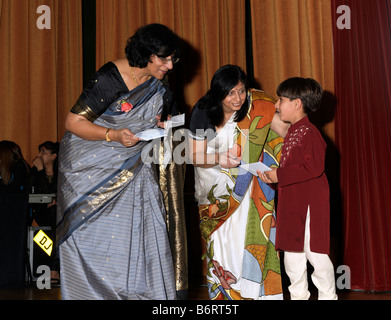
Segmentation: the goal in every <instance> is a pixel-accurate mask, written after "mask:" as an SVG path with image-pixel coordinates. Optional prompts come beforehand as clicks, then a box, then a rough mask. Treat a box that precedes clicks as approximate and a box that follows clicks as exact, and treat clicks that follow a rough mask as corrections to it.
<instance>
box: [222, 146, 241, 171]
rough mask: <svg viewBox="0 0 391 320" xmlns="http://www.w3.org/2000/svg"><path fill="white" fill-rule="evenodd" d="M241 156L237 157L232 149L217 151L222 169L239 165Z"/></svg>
mask: <svg viewBox="0 0 391 320" xmlns="http://www.w3.org/2000/svg"><path fill="white" fill-rule="evenodd" d="M240 160H241V157H238V156H237V154H236V152H233V151H232V149H230V150H228V151H227V152H221V153H219V164H220V166H221V167H222V168H224V169H231V168H236V167H237V166H238V165H240Z"/></svg>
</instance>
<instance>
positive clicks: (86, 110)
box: [71, 99, 99, 122]
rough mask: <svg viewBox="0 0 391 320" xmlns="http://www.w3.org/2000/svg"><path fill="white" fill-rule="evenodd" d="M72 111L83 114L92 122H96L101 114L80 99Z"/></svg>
mask: <svg viewBox="0 0 391 320" xmlns="http://www.w3.org/2000/svg"><path fill="white" fill-rule="evenodd" d="M71 112H72V113H74V114H78V115H81V116H83V117H84V118H86V119H87V120H88V121H91V122H94V121H95V120H96V119H98V117H99V115H97V114H96V113H95V112H94V111H92V109H91V108H90V107H89V106H88V105H86V104H85V103H84V102H83V101H82V100H80V99H79V100H77V102H76V104H75V105H74V106H73V108H72V109H71Z"/></svg>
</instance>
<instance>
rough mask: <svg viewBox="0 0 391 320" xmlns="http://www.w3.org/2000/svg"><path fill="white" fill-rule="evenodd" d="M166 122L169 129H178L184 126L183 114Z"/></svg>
mask: <svg viewBox="0 0 391 320" xmlns="http://www.w3.org/2000/svg"><path fill="white" fill-rule="evenodd" d="M167 122H168V123H169V124H170V125H169V127H170V128H175V127H180V126H183V125H184V124H185V114H184V113H183V114H180V115H177V116H174V117H172V118H171V119H170V120H167Z"/></svg>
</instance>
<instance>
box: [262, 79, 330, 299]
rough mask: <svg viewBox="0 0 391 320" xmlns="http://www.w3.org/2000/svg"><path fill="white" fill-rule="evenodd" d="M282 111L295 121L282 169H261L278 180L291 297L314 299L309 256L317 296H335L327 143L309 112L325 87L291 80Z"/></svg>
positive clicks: (280, 240)
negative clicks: (310, 118)
mask: <svg viewBox="0 0 391 320" xmlns="http://www.w3.org/2000/svg"><path fill="white" fill-rule="evenodd" d="M277 95H278V96H279V100H278V101H277V103H276V109H277V112H278V113H279V115H280V118H281V120H282V121H284V122H288V123H290V124H291V127H290V129H289V130H288V134H287V135H286V137H285V139H284V147H283V149H282V154H281V162H280V168H278V169H277V168H273V169H272V171H267V172H265V173H261V172H258V176H259V178H260V179H261V180H262V181H264V182H266V183H278V205H277V234H276V249H278V250H283V251H284V265H285V271H286V273H287V275H288V276H289V279H290V282H291V285H290V286H289V292H290V294H291V299H292V300H298V299H309V297H310V293H309V291H308V282H307V260H308V261H309V262H310V263H311V264H312V266H313V267H314V272H313V274H312V281H313V283H314V284H315V286H316V287H317V288H318V292H319V295H318V298H319V299H324V300H335V299H337V295H336V293H335V279H334V267H333V264H332V262H331V260H330V258H329V256H328V254H329V243H330V236H329V234H330V204H329V185H328V182H327V177H326V174H325V169H324V167H325V154H326V143H325V142H324V140H323V138H322V136H321V134H320V132H319V131H318V129H317V128H316V127H315V126H314V125H313V124H312V123H311V122H310V121H309V119H308V117H307V115H308V114H309V113H311V112H314V111H316V110H317V109H318V108H319V107H320V105H321V100H322V95H323V89H322V87H321V86H320V84H319V83H318V82H316V81H315V80H313V79H304V78H291V79H288V80H286V81H284V82H283V83H281V84H280V85H279V87H278V89H277Z"/></svg>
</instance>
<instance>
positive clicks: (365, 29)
mask: <svg viewBox="0 0 391 320" xmlns="http://www.w3.org/2000/svg"><path fill="white" fill-rule="evenodd" d="M341 5H346V6H348V7H349V8H350V10H351V29H339V28H338V27H337V25H336V24H334V50H335V55H334V57H335V95H336V98H337V109H336V119H335V123H336V124H335V126H336V144H337V146H338V150H339V153H340V185H341V192H342V202H343V207H342V210H343V215H344V228H343V229H344V235H343V238H344V241H343V243H344V264H345V265H347V266H349V267H350V269H351V285H352V289H357V290H366V291H389V290H391V181H390V178H391V166H390V163H391V107H390V101H391V62H390V58H391V30H390V28H391V27H390V26H391V15H390V9H391V8H390V7H391V2H390V1H389V0H374V1H367V0H333V1H332V12H333V15H334V17H333V18H334V19H333V20H334V21H337V19H338V18H339V17H340V16H341V14H337V8H338V7H339V6H341Z"/></svg>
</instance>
